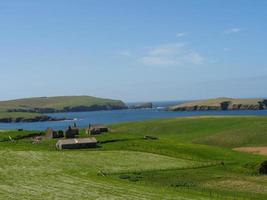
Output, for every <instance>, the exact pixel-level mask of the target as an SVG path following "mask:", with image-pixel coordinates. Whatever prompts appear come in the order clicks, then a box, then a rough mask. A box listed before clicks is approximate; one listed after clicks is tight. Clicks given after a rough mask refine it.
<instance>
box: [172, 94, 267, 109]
mask: <svg viewBox="0 0 267 200" xmlns="http://www.w3.org/2000/svg"><path fill="white" fill-rule="evenodd" d="M263 109H267V100H266V99H257V98H255V99H233V98H225V97H221V98H215V99H206V100H200V101H191V102H187V103H183V104H179V105H174V106H170V107H169V108H168V110H170V111H205V110H263Z"/></svg>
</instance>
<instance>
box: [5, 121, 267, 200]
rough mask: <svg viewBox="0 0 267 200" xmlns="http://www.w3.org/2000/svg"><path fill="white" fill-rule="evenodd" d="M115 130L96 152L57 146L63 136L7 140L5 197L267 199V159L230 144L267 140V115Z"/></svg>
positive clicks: (259, 143)
mask: <svg viewBox="0 0 267 200" xmlns="http://www.w3.org/2000/svg"><path fill="white" fill-rule="evenodd" d="M111 129H112V132H111V133H107V134H103V135H99V136H97V139H98V140H99V141H100V142H102V144H100V145H99V148H97V149H91V150H73V151H62V152H58V151H56V150H55V147H54V144H55V142H56V140H45V141H43V142H42V143H41V144H39V145H33V144H31V141H30V140H27V139H24V140H20V141H17V142H14V143H12V142H2V143H0V163H1V164H0V199H1V198H2V199H8V198H10V199H21V198H23V199H26V198H27V199H43V198H46V199H85V198H86V199H96V198H97V197H98V198H100V199H182V198H184V199H225V198H226V197H228V199H266V197H267V177H265V176H258V175H257V173H256V166H257V165H258V163H260V162H261V161H263V160H265V159H266V157H263V156H258V155H252V154H248V153H240V152H234V151H232V150H231V149H232V148H233V147H238V146H250V145H253V146H262V145H267V135H266V134H265V133H266V132H267V118H266V117H188V118H176V119H166V120H154V121H145V122H134V123H123V124H116V125H112V126H111ZM11 133H12V134H13V135H14V134H15V132H4V133H0V134H3V135H5V136H6V135H9V134H11ZM17 134H20V133H17ZM25 134H26V133H25ZM144 135H153V136H156V137H158V138H159V139H158V140H144V139H143V137H144ZM83 136H84V132H82V133H81V135H80V137H83ZM111 139H112V140H114V139H117V141H114V142H108V141H110V140H111ZM221 162H224V165H222V164H221ZM102 175H106V176H102Z"/></svg>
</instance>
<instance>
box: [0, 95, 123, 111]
mask: <svg viewBox="0 0 267 200" xmlns="http://www.w3.org/2000/svg"><path fill="white" fill-rule="evenodd" d="M94 104H97V105H106V104H111V105H123V103H122V102H121V101H119V100H111V99H103V98H97V97H91V96H59V97H38V98H27V99H17V100H10V101H1V102H0V108H2V110H3V109H9V108H25V107H27V108H53V109H63V108H64V107H67V106H69V107H75V106H82V105H83V106H91V105H94Z"/></svg>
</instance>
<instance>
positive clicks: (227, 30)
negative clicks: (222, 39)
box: [224, 27, 241, 34]
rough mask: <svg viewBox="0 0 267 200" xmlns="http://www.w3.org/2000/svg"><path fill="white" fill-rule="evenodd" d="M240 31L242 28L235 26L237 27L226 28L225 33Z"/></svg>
mask: <svg viewBox="0 0 267 200" xmlns="http://www.w3.org/2000/svg"><path fill="white" fill-rule="evenodd" d="M240 31H241V29H240V28H237V27H235V28H230V29H226V30H224V33H226V34H230V33H238V32H240Z"/></svg>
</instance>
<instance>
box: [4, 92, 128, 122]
mask: <svg viewBox="0 0 267 200" xmlns="http://www.w3.org/2000/svg"><path fill="white" fill-rule="evenodd" d="M125 108H127V107H126V105H125V104H124V103H123V102H122V101H120V100H112V99H104V98H98V97H92V96H58V97H36V98H26V99H16V100H9V101H0V122H2V123H11V122H43V121H61V120H65V119H58V118H53V117H50V116H47V115H46V114H47V113H58V112H85V111H99V110H118V109H125Z"/></svg>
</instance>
